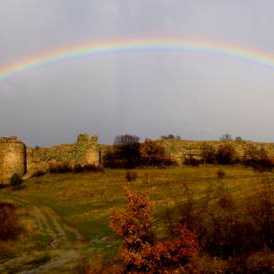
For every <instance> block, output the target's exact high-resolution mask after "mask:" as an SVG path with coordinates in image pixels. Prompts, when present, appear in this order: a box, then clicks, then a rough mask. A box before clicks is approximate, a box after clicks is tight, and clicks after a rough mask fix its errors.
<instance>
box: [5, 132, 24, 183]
mask: <svg viewBox="0 0 274 274" xmlns="http://www.w3.org/2000/svg"><path fill="white" fill-rule="evenodd" d="M14 173H17V174H18V175H19V176H23V175H24V174H25V173H26V147H25V144H24V143H23V142H21V141H20V140H19V139H18V138H17V137H10V138H7V137H3V138H1V139H0V183H4V184H8V183H9V182H10V178H11V177H12V175H13V174H14Z"/></svg>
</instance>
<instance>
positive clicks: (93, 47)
mask: <svg viewBox="0 0 274 274" xmlns="http://www.w3.org/2000/svg"><path fill="white" fill-rule="evenodd" d="M157 50H158V51H172V52H176V51H196V52H202V53H206V54H215V55H221V56H225V57H229V58H234V59H240V60H243V61H248V62H251V63H255V64H259V65H264V66H266V67H268V68H271V69H274V54H273V53H267V52H262V51H259V50H256V49H251V48H248V47H241V46H237V45H232V44H231V45H229V44H224V43H220V42H212V41H211V42H209V41H205V40H195V39H178V38H165V39H163V38H146V39H140V38H139V39H119V40H103V41H95V42H91V43H89V44H84V45H77V46H73V47H64V48H59V49H57V50H54V51H49V52H43V53H40V54H38V55H36V56H31V57H27V58H24V59H22V60H19V61H17V62H14V63H11V64H7V65H3V66H0V81H4V80H6V79H9V78H11V77H13V76H15V75H16V74H19V73H21V72H24V71H28V70H32V69H35V68H38V67H42V66H45V65H47V64H51V63H59V62H61V61H64V60H68V59H71V58H84V57H87V56H93V55H103V54H108V53H120V52H132V51H133V52H134V51H157Z"/></svg>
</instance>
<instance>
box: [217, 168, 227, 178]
mask: <svg viewBox="0 0 274 274" xmlns="http://www.w3.org/2000/svg"><path fill="white" fill-rule="evenodd" d="M225 175H226V173H225V172H224V171H223V170H221V169H219V170H218V171H217V176H218V178H219V179H223V178H224V177H225Z"/></svg>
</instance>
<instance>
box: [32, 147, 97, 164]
mask: <svg viewBox="0 0 274 274" xmlns="http://www.w3.org/2000/svg"><path fill="white" fill-rule="evenodd" d="M91 148H92V146H91V145H90V144H81V145H78V144H75V145H60V146H55V147H50V148H39V147H36V148H28V156H29V157H31V159H32V161H33V162H43V161H44V162H49V161H51V160H56V161H61V162H65V161H67V162H70V161H76V162H78V161H84V160H85V156H86V153H87V151H88V150H89V149H91Z"/></svg>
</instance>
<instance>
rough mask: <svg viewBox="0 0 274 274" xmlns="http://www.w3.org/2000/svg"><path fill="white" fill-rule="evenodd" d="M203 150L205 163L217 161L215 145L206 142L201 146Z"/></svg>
mask: <svg viewBox="0 0 274 274" xmlns="http://www.w3.org/2000/svg"><path fill="white" fill-rule="evenodd" d="M201 150H202V157H203V160H204V162H205V163H207V164H214V163H215V162H216V158H217V155H216V154H217V152H216V149H215V147H214V146H213V145H210V144H208V143H204V144H203V145H202V147H201Z"/></svg>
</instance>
